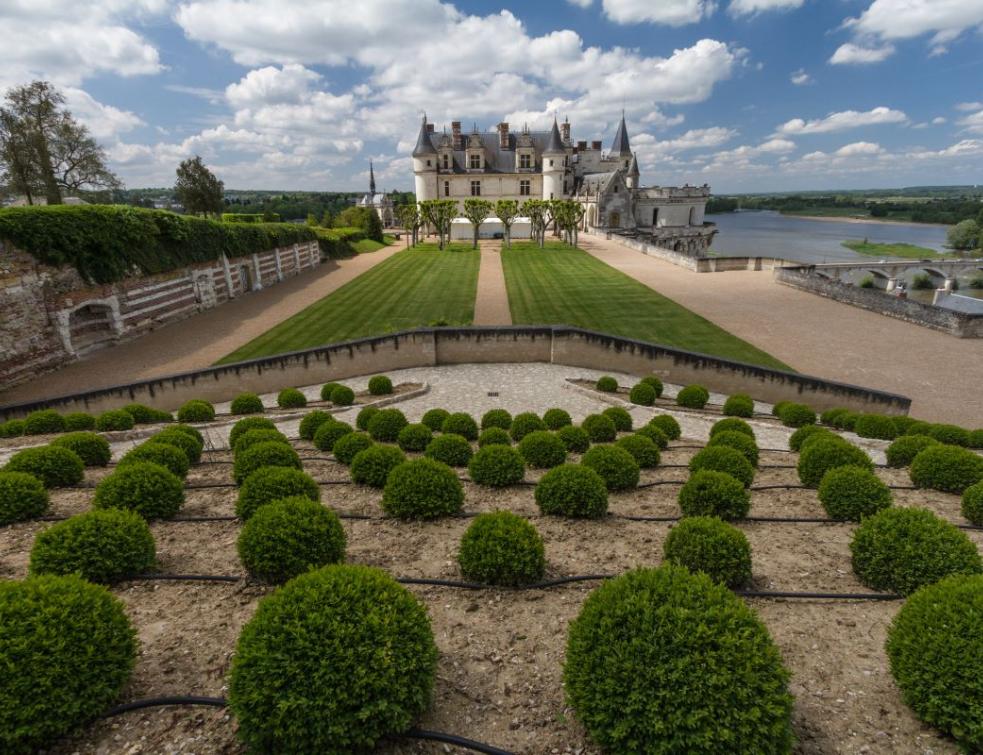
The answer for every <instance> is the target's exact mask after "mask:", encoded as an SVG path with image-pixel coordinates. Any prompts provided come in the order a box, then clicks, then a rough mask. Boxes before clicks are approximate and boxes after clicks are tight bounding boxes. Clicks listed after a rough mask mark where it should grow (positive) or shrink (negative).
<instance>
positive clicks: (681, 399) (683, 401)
mask: <svg viewBox="0 0 983 755" xmlns="http://www.w3.org/2000/svg"><path fill="white" fill-rule="evenodd" d="M709 400H710V391H708V390H707V389H706V388H704V387H703V386H702V385H687V386H686V387H685V388H681V389H680V391H679V393H677V394H676V404H678V405H679V406H685V407H686V408H687V409H702V408H703V407H704V406H706V405H707V402H708V401H709Z"/></svg>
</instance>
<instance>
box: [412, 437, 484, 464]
mask: <svg viewBox="0 0 983 755" xmlns="http://www.w3.org/2000/svg"><path fill="white" fill-rule="evenodd" d="M472 453H473V452H472V450H471V444H470V443H468V441H467V438H465V437H464V436H462V435H455V434H453V433H449V434H444V435H438V436H437V437H436V438H434V439H433V440H432V441H430V442H429V443H428V444H427V447H426V449H425V450H424V452H423V455H424V456H426V457H427V458H428V459H435V460H436V461H439V462H442V463H444V464H448V465H449V466H452V467H466V466H467V465H468V462H469V461H470V460H471V454H472Z"/></svg>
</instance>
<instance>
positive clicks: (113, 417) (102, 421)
mask: <svg viewBox="0 0 983 755" xmlns="http://www.w3.org/2000/svg"><path fill="white" fill-rule="evenodd" d="M181 421H182V422H184V421H185V420H181ZM135 424H136V422H135V421H134V420H133V415H132V414H130V413H129V412H126V411H123V410H122V409H110V410H109V411H108V412H103V413H102V414H100V415H99V416H98V417H96V430H98V431H99V432H103V433H105V432H113V431H117V430H132V429H133V426H134V425H135Z"/></svg>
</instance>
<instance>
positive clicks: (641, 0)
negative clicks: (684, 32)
mask: <svg viewBox="0 0 983 755" xmlns="http://www.w3.org/2000/svg"><path fill="white" fill-rule="evenodd" d="M602 5H603V7H604V14H605V15H606V16H607V17H608V18H609V19H610V20H612V21H614V22H615V23H617V24H638V23H651V24H663V25H665V26H685V25H687V24H695V23H697V22H699V21H701V20H702V19H704V18H709V17H710V16H711V15H713V12H714V10H716V3H715V2H713V0H658V2H652V0H602Z"/></svg>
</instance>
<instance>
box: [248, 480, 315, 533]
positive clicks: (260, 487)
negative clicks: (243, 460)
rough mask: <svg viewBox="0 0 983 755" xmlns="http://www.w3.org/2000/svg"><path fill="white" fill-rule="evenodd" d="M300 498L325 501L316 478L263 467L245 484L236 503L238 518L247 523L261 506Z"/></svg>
mask: <svg viewBox="0 0 983 755" xmlns="http://www.w3.org/2000/svg"><path fill="white" fill-rule="evenodd" d="M297 497H302V498H308V499H310V500H311V501H314V502H317V501H320V500H321V489H320V488H319V487H318V485H317V483H316V482H315V481H314V478H313V477H311V476H310V475H309V474H307V473H306V472H302V471H301V470H299V469H292V468H291V467H261V468H259V469H257V470H256V471H255V472H253V473H252V474H251V475H249V476H248V477H247V478H246V479H245V480H243V482H242V487H240V488H239V497H238V499H237V500H236V516H237V517H239V518H240V519H241V520H242V521H246V520H247V519H249V518H250V517H251V516H252V515H253V514H254V513H256V511H257V510H258V509H259V508H260V507H261V506H265V505H266V504H268V503H271V502H273V501H279V500H281V499H283V498H297Z"/></svg>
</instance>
